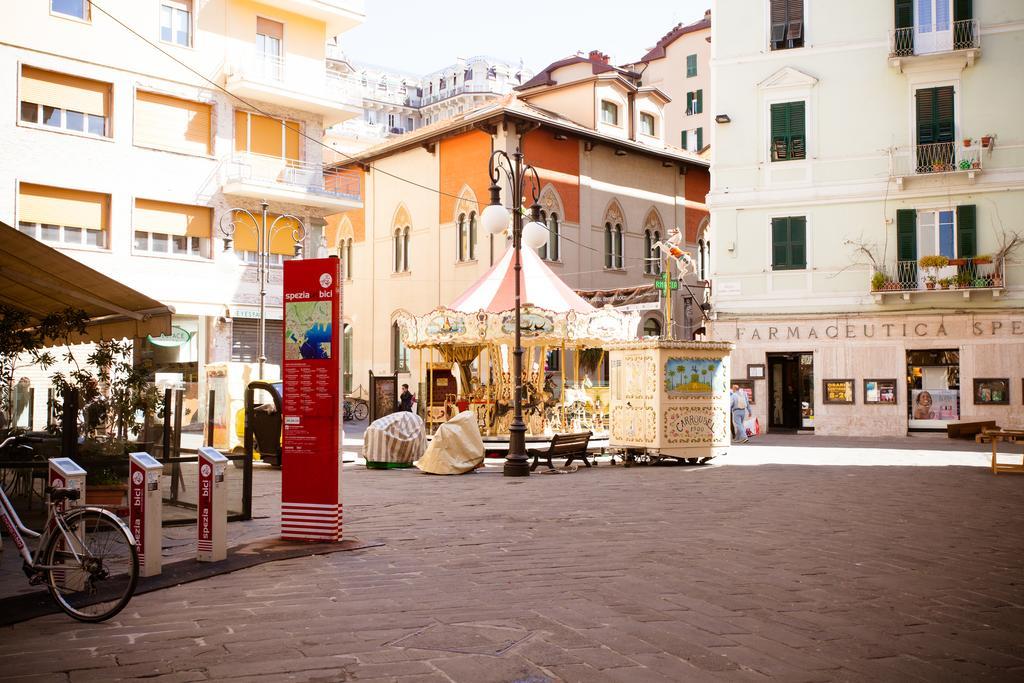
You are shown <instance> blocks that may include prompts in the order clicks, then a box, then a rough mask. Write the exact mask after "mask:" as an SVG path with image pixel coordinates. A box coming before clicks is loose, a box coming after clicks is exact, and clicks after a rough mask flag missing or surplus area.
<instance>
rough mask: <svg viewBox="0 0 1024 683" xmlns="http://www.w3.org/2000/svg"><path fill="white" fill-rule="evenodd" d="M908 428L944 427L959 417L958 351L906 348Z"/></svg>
mask: <svg viewBox="0 0 1024 683" xmlns="http://www.w3.org/2000/svg"><path fill="white" fill-rule="evenodd" d="M907 389H908V395H909V398H910V401H909V406H908V411H909V415H908V417H909V420H908V427H909V428H910V429H911V430H927V429H945V428H946V423H947V422H952V421H955V420H959V419H960V352H959V351H956V350H928V351H907Z"/></svg>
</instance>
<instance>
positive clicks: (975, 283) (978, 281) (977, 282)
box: [971, 276, 988, 287]
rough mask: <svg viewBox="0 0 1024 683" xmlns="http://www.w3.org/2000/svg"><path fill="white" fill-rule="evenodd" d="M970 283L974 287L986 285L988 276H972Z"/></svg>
mask: <svg viewBox="0 0 1024 683" xmlns="http://www.w3.org/2000/svg"><path fill="white" fill-rule="evenodd" d="M971 285H972V286H974V287H988V278H987V277H981V276H978V277H976V278H974V281H973V282H972V283H971Z"/></svg>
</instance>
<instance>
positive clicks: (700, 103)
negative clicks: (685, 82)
mask: <svg viewBox="0 0 1024 683" xmlns="http://www.w3.org/2000/svg"><path fill="white" fill-rule="evenodd" d="M694 104H695V107H694V113H696V114H702V113H703V112H704V91H703V90H698V91H697V101H696V102H695V103H694Z"/></svg>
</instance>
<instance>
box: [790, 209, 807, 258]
mask: <svg viewBox="0 0 1024 683" xmlns="http://www.w3.org/2000/svg"><path fill="white" fill-rule="evenodd" d="M789 266H790V268H806V267H807V217H806V216H793V217H792V218H790V219H789Z"/></svg>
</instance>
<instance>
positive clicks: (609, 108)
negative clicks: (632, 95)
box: [601, 100, 619, 126]
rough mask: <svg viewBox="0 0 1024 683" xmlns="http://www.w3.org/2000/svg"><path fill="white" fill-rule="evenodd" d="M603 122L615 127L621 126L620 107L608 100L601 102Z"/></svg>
mask: <svg viewBox="0 0 1024 683" xmlns="http://www.w3.org/2000/svg"><path fill="white" fill-rule="evenodd" d="M601 122H602V123H609V124H611V125H613V126H617V125H619V105H617V104H615V103H614V102H609V101H608V100H601Z"/></svg>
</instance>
